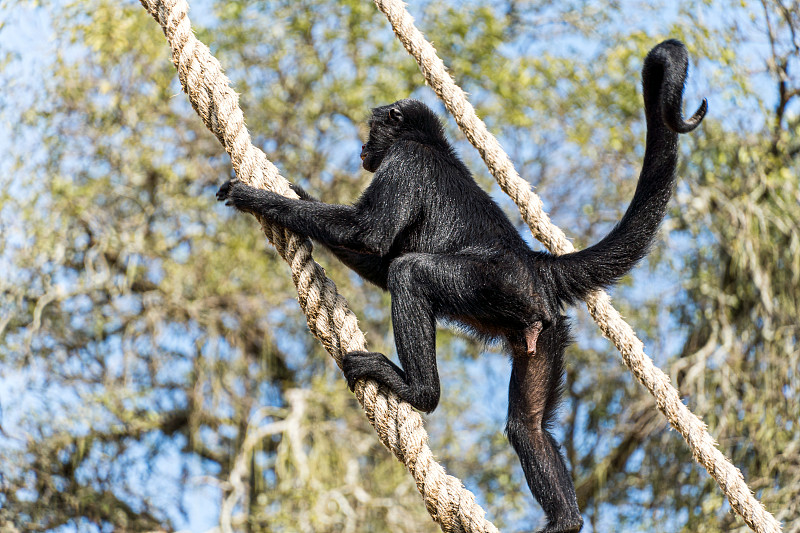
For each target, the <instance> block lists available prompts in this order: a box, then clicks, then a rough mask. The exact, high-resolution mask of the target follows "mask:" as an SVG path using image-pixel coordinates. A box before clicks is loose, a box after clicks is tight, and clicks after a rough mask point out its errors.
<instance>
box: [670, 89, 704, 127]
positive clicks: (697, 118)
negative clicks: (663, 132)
mask: <svg viewBox="0 0 800 533" xmlns="http://www.w3.org/2000/svg"><path fill="white" fill-rule="evenodd" d="M707 111H708V99H707V98H703V102H702V103H701V104H700V107H698V108H697V111H695V112H694V115H692V116H691V117H690V118H688V119H686V120H683V119H682V118H681V117H680V113H678V116H677V117H675V118H673V117H670V118H672V120H670V119H667V120H665V122H666V123H667V127H669V129H671V130H672V131H674V132H675V133H689V132H690V131H692V130H694V129H695V128H697V126H699V125H700V123H701V122H703V118H704V117H705V116H706V112H707Z"/></svg>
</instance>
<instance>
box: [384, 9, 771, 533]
mask: <svg viewBox="0 0 800 533" xmlns="http://www.w3.org/2000/svg"><path fill="white" fill-rule="evenodd" d="M374 2H375V5H377V6H378V9H380V10H381V11H382V12H383V14H384V15H386V17H387V18H388V19H389V22H390V23H391V24H392V28H393V29H394V32H395V34H396V35H397V37H398V39H400V41H401V42H402V43H403V46H405V48H406V50H408V52H409V53H410V54H411V55H412V56H413V57H414V59H416V60H417V63H418V64H419V68H420V70H421V71H422V74H423V75H424V76H425V81H426V82H427V83H428V85H430V86H431V88H432V89H433V90H434V91H435V92H436V94H437V95H438V96H439V98H440V99H441V100H442V101H443V102H444V104H445V106H446V107H447V110H448V111H449V112H450V113H451V114H452V115H453V117H454V118H455V121H456V123H457V124H458V126H459V128H461V131H463V132H464V134H465V135H466V136H467V139H469V142H471V143H472V145H473V146H474V147H475V148H477V150H478V152H480V154H481V157H482V158H483V160H484V162H485V163H486V166H487V167H488V168H489V171H490V172H491V173H492V175H493V176H494V177H495V179H496V180H497V183H498V184H499V185H500V188H501V189H502V190H503V191H504V192H505V193H506V194H508V195H509V196H510V197H511V198H512V199H513V200H514V202H515V203H516V204H517V206H518V207H519V210H520V212H521V213H522V217H523V219H524V220H525V222H526V223H527V224H528V226H530V228H531V231H532V232H533V235H534V236H535V237H536V238H537V239H538V240H539V241H541V242H542V243H543V244H544V245H545V246H546V247H547V249H548V250H550V251H551V252H553V253H556V254H565V253H569V252H572V251H574V250H575V248H574V247H573V246H572V243H571V242H570V241H568V240H567V238H566V236H565V235H564V233H563V232H562V231H561V230H560V229H559V228H557V227H556V226H554V225H553V224H552V223H551V222H550V219H549V217H548V216H547V214H546V213H545V212H544V211H543V209H542V201H541V200H540V199H539V197H538V196H537V195H536V194H535V193H534V192H533V191H531V188H530V184H529V183H528V182H527V181H525V180H523V179H522V178H521V177H520V176H519V174H518V173H517V171H516V169H515V168H514V165H513V164H512V163H511V160H510V159H509V157H508V155H507V154H506V153H505V151H504V150H503V149H502V147H501V146H500V143H499V142H498V141H497V139H495V137H494V136H493V135H492V134H491V133H489V131H488V130H487V129H486V125H485V124H484V123H483V121H482V120H481V119H479V118H478V116H477V115H476V114H475V109H474V108H473V107H472V105H471V104H470V103H469V101H468V100H467V97H466V95H465V94H464V91H462V90H461V88H460V87H459V86H458V85H456V83H455V82H454V81H453V79H452V78H451V77H450V75H449V74H448V73H447V69H446V68H445V66H444V62H443V61H442V60H441V59H440V58H439V57H438V56H437V55H436V50H435V49H434V48H433V45H431V43H430V42H428V41H427V40H426V39H425V37H424V36H423V35H422V33H421V32H420V31H419V30H418V29H417V28H416V27H415V26H414V20H413V18H412V17H411V15H410V14H409V13H408V11H407V10H406V8H405V5H404V4H403V2H402V1H401V0H374ZM586 304H587V307H588V308H589V312H590V313H591V315H592V317H593V318H594V320H595V321H596V322H597V324H598V325H599V326H600V329H601V331H602V332H603V335H604V336H605V337H606V338H608V339H609V340H611V342H613V343H614V345H615V346H616V347H617V348H618V349H619V351H620V353H621V354H622V360H623V361H624V362H625V365H626V366H627V367H628V368H629V369H630V371H631V372H632V373H633V375H634V376H636V379H638V380H639V382H640V383H641V384H642V385H644V386H645V387H646V388H647V390H649V391H650V393H651V394H652V395H653V396H654V397H655V399H656V405H657V406H658V408H659V409H660V410H661V412H662V413H664V415H665V416H666V417H667V420H668V421H669V423H670V424H671V425H672V427H674V428H675V429H677V430H678V432H680V434H681V435H683V438H684V439H685V440H686V442H687V443H688V444H689V447H690V448H691V450H692V455H693V456H694V458H695V460H696V461H698V462H699V463H700V464H702V465H703V466H704V467H705V468H706V470H708V472H709V473H710V474H711V475H712V476H713V477H714V479H715V480H716V481H717V483H718V484H719V486H720V488H722V490H723V492H724V493H725V495H726V496H727V497H728V500H729V501H730V503H731V507H733V509H734V510H735V511H736V512H737V513H738V514H739V515H740V516H741V517H742V518H744V521H745V522H746V523H747V525H748V526H750V528H751V529H753V530H754V531H758V532H759V533H762V532H763V533H776V532H779V531H780V530H781V528H780V524H779V523H778V521H777V520H776V519H775V518H774V517H773V516H772V515H771V514H770V513H769V512H767V510H766V509H765V508H764V506H763V505H762V504H761V502H759V501H758V500H757V499H756V498H755V496H754V495H753V492H752V491H751V490H750V488H749V487H748V486H747V484H746V483H745V481H744V477H743V476H742V473H741V472H740V471H739V469H738V468H736V467H735V466H733V465H732V464H731V463H730V461H728V459H727V458H726V457H725V456H724V455H723V454H722V452H720V451H719V450H718V449H717V447H716V442H715V441H714V439H713V438H712V437H711V435H709V433H708V431H707V430H706V425H705V424H704V423H703V422H702V421H701V420H700V419H699V418H698V417H697V416H695V415H694V414H693V413H692V412H691V411H690V410H689V409H688V408H687V407H686V406H685V405H684V404H683V402H681V398H680V395H679V394H678V391H677V390H675V388H674V387H673V386H672V384H671V383H670V381H669V377H668V376H667V375H666V374H665V373H664V372H662V371H661V369H659V368H658V367H656V366H655V365H654V364H653V361H652V359H650V357H648V356H647V354H645V353H644V344H643V343H642V341H640V340H639V339H638V338H637V337H636V334H635V333H634V331H633V329H632V328H631V327H630V326H629V325H628V324H627V323H626V322H625V320H624V319H623V318H622V316H621V315H620V314H619V312H618V311H617V310H616V309H614V307H613V306H612V305H611V299H610V298H609V296H608V294H606V293H605V292H604V291H598V292H595V293H594V294H592V295H591V296H590V297H589V298H587V299H586Z"/></svg>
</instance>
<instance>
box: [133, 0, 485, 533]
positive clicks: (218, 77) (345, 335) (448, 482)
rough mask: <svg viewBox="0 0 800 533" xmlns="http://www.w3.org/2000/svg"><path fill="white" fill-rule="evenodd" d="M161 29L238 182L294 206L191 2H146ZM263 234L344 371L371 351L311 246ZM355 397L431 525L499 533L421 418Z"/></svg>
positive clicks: (367, 391) (391, 402)
mask: <svg viewBox="0 0 800 533" xmlns="http://www.w3.org/2000/svg"><path fill="white" fill-rule="evenodd" d="M140 1H141V4H142V5H143V6H144V8H145V9H146V10H147V11H148V12H149V13H150V14H151V15H152V16H153V18H155V19H156V21H157V22H158V23H159V24H160V25H161V28H162V30H163V31H164V35H165V36H166V37H167V41H168V42H169V45H170V47H171V49H172V62H173V64H174V65H175V67H176V69H177V70H178V78H179V79H180V82H181V86H182V87H183V90H184V91H185V92H186V94H187V95H188V96H189V101H190V102H191V104H192V107H193V108H194V110H195V111H196V112H197V114H198V115H199V116H200V118H201V119H202V120H203V123H204V124H205V125H206V127H207V128H208V129H209V130H211V131H212V132H213V133H214V135H216V137H217V139H219V141H220V143H221V144H222V145H223V147H224V148H225V150H226V151H227V152H228V155H230V157H231V162H232V164H233V168H234V170H235V171H236V175H237V176H238V178H239V179H240V180H242V181H243V182H245V183H247V184H249V185H252V186H254V187H258V188H262V189H268V190H272V191H275V192H277V193H280V194H283V195H284V196H287V197H290V198H297V195H296V194H295V193H294V192H293V191H292V190H291V189H290V188H289V183H288V182H287V181H286V179H285V178H283V177H282V176H281V175H280V174H279V172H278V169H277V168H276V167H275V165H273V164H272V163H271V162H270V161H269V160H268V159H267V156H266V155H265V154H264V153H263V152H262V151H261V150H259V149H258V148H256V147H255V146H253V144H252V143H251V141H250V134H249V133H248V131H247V128H246V127H245V124H244V115H243V114H242V110H241V109H240V108H239V101H238V97H237V95H236V93H235V92H234V91H233V89H231V87H230V81H229V80H228V78H227V77H226V76H225V74H223V72H222V68H221V67H220V64H219V62H218V61H217V60H216V58H214V57H213V56H212V55H211V52H210V50H209V49H208V47H207V46H205V45H204V44H203V43H201V42H200V41H198V40H197V38H196V37H195V36H194V33H193V32H192V28H191V23H190V21H189V17H188V10H189V6H188V4H187V2H186V0H140ZM259 222H260V223H261V227H262V228H263V230H264V234H265V235H266V236H267V238H268V239H269V241H270V242H271V243H272V244H273V245H274V246H275V248H276V249H277V251H278V253H279V254H280V255H281V257H282V258H283V259H284V260H285V261H286V262H287V263H288V264H289V266H290V267H291V271H292V281H293V282H294V284H295V286H296V287H297V299H298V302H299V303H300V307H301V308H302V310H303V312H304V313H305V314H306V318H307V322H308V327H309V329H310V330H311V332H312V333H313V334H314V336H316V337H317V338H318V339H319V340H320V342H321V343H322V344H323V346H325V349H326V350H327V351H328V352H329V353H330V354H331V356H332V357H333V358H334V360H335V361H336V363H337V364H339V365H340V366H341V361H342V357H343V355H344V354H345V353H348V352H351V351H364V350H366V339H365V337H364V334H363V333H362V332H361V330H360V329H359V327H358V321H357V319H356V317H355V315H354V314H353V313H352V311H350V310H349V309H348V307H347V302H346V300H345V299H344V297H343V296H341V295H340V294H339V293H338V292H337V290H336V285H335V284H334V283H333V281H331V280H330V279H328V278H327V277H326V276H325V272H324V270H323V269H322V267H321V266H320V265H319V264H317V263H316V262H315V261H314V259H313V258H312V256H311V250H312V248H311V242H310V241H309V240H308V239H305V238H303V237H300V236H298V235H295V234H293V233H291V232H288V231H286V230H285V229H283V228H281V227H278V226H275V225H273V224H271V223H270V222H269V221H267V220H265V219H263V218H259ZM356 397H357V398H358V401H359V402H360V403H361V406H362V408H363V409H364V411H365V413H366V414H367V418H368V419H369V421H370V423H371V424H372V425H373V426H374V427H375V429H376V431H377V433H378V435H379V438H380V441H381V442H382V443H383V444H384V446H386V447H387V448H388V449H389V450H391V451H392V453H394V454H395V456H396V457H397V458H398V459H400V461H402V462H403V463H404V464H405V465H406V467H407V468H408V470H409V472H411V474H412V475H413V477H414V481H415V482H416V485H417V489H418V490H419V492H420V494H421V495H422V497H423V500H424V502H425V507H426V508H427V509H428V512H429V513H430V515H431V517H433V519H434V520H435V521H436V522H437V523H438V524H439V525H440V527H441V528H442V530H443V531H445V532H448V533H449V532H453V533H458V532H466V533H496V532H497V531H498V530H497V528H496V527H495V526H494V525H493V524H492V523H491V522H489V521H487V520H486V519H485V514H486V513H485V511H484V510H483V509H482V508H481V507H480V506H479V505H478V504H476V503H475V496H474V495H473V494H472V493H471V492H470V491H468V490H467V489H466V488H464V486H463V484H462V483H461V481H460V480H458V479H457V478H455V477H453V476H450V475H447V474H446V473H445V470H444V468H443V467H442V466H441V465H439V464H438V463H437V462H436V460H435V459H434V457H433V453H432V452H431V450H430V448H429V447H428V434H427V432H426V431H425V428H424V427H423V423H422V418H421V416H420V415H419V414H418V413H417V412H416V411H414V410H413V409H412V408H411V406H410V405H409V404H407V403H405V402H401V401H399V400H398V398H397V396H396V395H394V394H393V393H391V392H389V391H387V390H385V389H383V388H379V387H378V385H377V384H376V383H375V382H374V381H366V382H363V381H362V382H359V384H358V385H357V386H356Z"/></svg>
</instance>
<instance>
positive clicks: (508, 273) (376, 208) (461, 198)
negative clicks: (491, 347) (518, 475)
mask: <svg viewBox="0 0 800 533" xmlns="http://www.w3.org/2000/svg"><path fill="white" fill-rule="evenodd" d="M687 63H688V60H687V54H686V50H685V49H684V47H683V45H682V44H681V43H680V42H678V41H674V40H671V41H666V42H664V43H661V44H660V45H658V46H657V47H656V48H654V49H653V50H652V51H651V52H650V54H648V56H647V58H646V59H645V62H644V68H643V71H642V78H643V86H644V100H645V113H646V116H647V147H646V152H645V157H644V163H643V166H642V172H641V175H640V177H639V183H638V185H637V188H636V193H635V194H634V197H633V200H632V201H631V204H630V206H629V207H628V210H627V211H626V213H625V215H624V216H623V218H622V220H620V222H619V224H617V226H616V227H615V228H614V229H613V230H612V231H611V232H610V233H609V234H608V235H607V236H606V237H605V238H604V239H603V240H601V241H600V242H599V243H597V244H595V245H594V246H592V247H590V248H587V249H585V250H582V251H579V252H575V253H571V254H566V255H563V256H553V255H550V254H547V253H543V252H534V251H532V250H530V249H529V248H528V246H527V245H526V244H525V242H524V241H523V239H522V238H521V236H520V235H519V234H518V233H517V231H516V230H515V228H514V226H513V225H512V224H511V222H510V221H509V220H508V219H507V218H506V216H505V215H504V214H503V212H502V211H501V210H500V208H499V207H498V206H497V204H495V202H494V201H493V200H492V199H491V198H490V197H489V195H488V194H486V192H484V191H483V190H482V189H481V188H480V187H478V185H477V184H476V183H475V181H474V180H473V178H472V176H471V175H470V173H469V171H468V170H467V168H466V167H465V166H464V164H463V163H462V162H461V160H460V159H459V158H458V156H457V155H456V154H455V152H454V151H453V149H452V148H451V146H450V144H449V143H448V141H447V139H446V138H445V136H444V131H443V129H442V126H441V123H440V122H439V120H438V118H437V117H436V116H435V115H434V113H433V112H432V111H431V110H430V109H429V108H428V107H426V106H425V105H424V104H422V103H421V102H418V101H415V100H400V101H399V102H395V103H394V104H391V105H388V106H383V107H378V108H375V109H374V110H373V111H372V117H371V119H370V121H369V125H370V131H369V139H368V140H367V143H366V144H365V145H364V146H363V149H362V153H361V156H362V159H363V166H364V168H365V169H366V170H368V171H371V172H375V176H374V178H373V180H372V182H371V184H370V185H369V187H367V189H366V190H365V191H364V193H363V194H362V195H361V197H360V198H359V199H358V201H357V202H356V203H355V204H354V205H329V204H324V203H322V202H319V201H317V200H315V199H314V198H313V197H311V196H310V195H309V194H307V193H306V192H305V191H303V190H302V189H301V188H299V187H296V186H295V187H293V188H294V190H295V191H296V192H297V193H298V195H299V196H300V198H301V199H300V200H291V199H288V198H285V197H283V196H280V195H278V194H275V193H272V192H268V191H263V190H259V189H254V188H252V187H249V186H247V185H245V184H243V183H241V182H240V181H230V182H228V183H226V184H225V185H223V186H222V187H221V188H220V190H219V192H218V193H217V198H218V199H219V200H220V201H226V202H227V204H228V205H232V206H234V207H236V208H237V209H239V210H242V211H248V212H252V213H256V214H259V215H261V216H264V217H266V218H267V219H269V220H272V221H274V222H276V223H278V224H280V225H282V226H285V227H287V228H289V229H290V230H292V231H294V232H296V233H299V234H302V235H306V236H308V237H310V238H312V239H314V240H315V241H317V242H320V243H321V244H323V245H324V246H326V247H328V248H330V249H331V250H332V251H333V253H334V254H335V255H336V256H337V257H338V258H339V259H341V260H342V261H343V262H344V263H345V264H347V265H348V266H349V267H350V268H352V269H353V270H354V271H355V272H357V273H358V274H359V275H360V276H362V277H363V278H364V279H366V280H368V281H370V282H372V283H374V284H375V285H377V286H378V287H381V288H382V289H385V290H388V291H389V292H390V294H391V296H392V321H393V324H394V331H395V340H396V344H397V355H398V358H399V360H400V366H398V365H396V364H394V363H393V362H391V361H390V360H389V359H388V358H386V356H384V355H383V354H380V353H374V352H358V353H349V354H347V355H346V356H345V358H344V362H343V366H344V374H345V377H346V378H347V383H348V385H349V386H350V388H353V387H354V386H355V383H356V382H357V381H358V380H359V379H374V380H375V381H377V382H379V383H382V384H384V385H386V386H387V387H389V388H390V389H391V390H393V391H394V392H395V393H396V394H397V395H398V396H399V397H400V398H402V399H403V400H405V401H407V402H409V403H410V404H411V405H412V406H414V407H415V408H417V409H420V410H422V411H426V412H429V411H432V410H433V409H434V408H435V407H436V405H437V404H438V402H439V395H440V391H439V376H438V371H437V368H436V345H435V343H436V330H435V326H436V320H437V319H440V318H443V319H449V320H453V321H455V322H457V323H460V324H463V325H465V326H466V327H467V328H469V329H470V330H472V331H474V332H476V333H477V334H479V335H481V336H484V337H486V338H496V339H501V340H503V341H505V342H506V344H507V345H508V347H509V350H510V352H511V356H512V371H511V384H510V391H509V407H508V423H507V426H506V431H507V434H508V437H509V440H510V441H511V444H512V446H513V447H514V449H515V450H516V452H517V454H518V455H519V457H520V461H521V463H522V467H523V471H524V472H525V477H526V479H527V481H528V485H529V486H530V488H531V491H532V492H533V494H534V496H535V497H536V499H537V500H538V501H539V503H540V504H541V505H542V507H543V508H544V510H545V512H546V514H547V525H546V526H545V528H544V529H543V531H547V532H556V531H560V532H564V531H578V530H580V528H581V526H582V524H583V520H582V518H581V514H580V511H579V509H578V505H577V502H576V498H575V490H574V488H573V484H572V480H571V479H570V476H569V473H568V471H567V468H566V466H565V464H564V459H563V457H562V455H561V453H560V451H559V447H558V444H557V443H556V442H555V440H554V439H553V437H552V436H551V434H550V432H549V431H548V428H549V426H550V424H551V422H552V419H553V416H554V413H555V409H556V406H557V404H558V400H559V394H560V388H561V386H562V382H563V353H564V348H565V346H566V345H567V344H568V343H569V328H568V325H567V321H566V319H565V318H564V317H563V315H562V311H563V307H564V306H565V305H567V304H570V303H573V302H575V301H576V300H579V299H582V298H584V297H585V296H586V295H587V294H589V293H590V292H591V291H594V290H597V289H600V288H603V287H607V286H609V285H610V284H612V283H614V282H615V281H616V280H617V279H619V278H620V277H621V276H622V275H624V274H625V273H626V272H628V271H629V270H630V269H631V268H632V267H633V266H634V265H635V264H636V262H637V261H639V260H640V259H641V258H642V257H644V255H645V254H646V253H647V251H648V249H649V248H650V246H651V244H652V242H653V239H654V237H655V234H656V232H657V229H658V226H659V224H660V223H661V220H662V218H663V217H664V212H665V209H666V205H667V201H668V200H669V197H670V195H671V192H672V188H673V185H674V181H675V167H676V163H677V157H678V152H677V140H678V134H677V133H676V132H688V131H691V130H692V129H694V128H695V127H696V126H697V125H698V124H699V123H700V121H701V120H702V118H703V116H704V115H705V112H706V102H705V101H703V104H702V106H701V107H700V109H698V111H697V112H696V113H695V114H694V116H693V117H692V118H691V119H689V120H688V121H684V120H683V119H682V118H681V100H682V95H683V85H684V81H685V77H686V68H687Z"/></svg>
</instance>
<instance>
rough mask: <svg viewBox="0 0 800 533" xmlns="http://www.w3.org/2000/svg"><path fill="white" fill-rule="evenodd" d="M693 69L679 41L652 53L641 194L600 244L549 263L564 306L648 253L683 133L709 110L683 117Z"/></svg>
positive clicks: (646, 71)
mask: <svg viewBox="0 0 800 533" xmlns="http://www.w3.org/2000/svg"><path fill="white" fill-rule="evenodd" d="M688 65H689V59H688V54H687V53H686V48H685V47H684V46H683V44H682V43H681V42H680V41H677V40H674V39H671V40H668V41H664V42H663V43H661V44H659V45H658V46H656V47H655V48H653V49H652V50H651V51H650V53H649V54H647V57H646V58H645V60H644V67H643V68H642V87H643V89H644V109H645V116H646V118H647V144H646V148H645V154H644V162H643V163H642V171H641V174H640V175H639V182H638V184H637V186H636V192H635V193H634V195H633V200H631V203H630V205H629V206H628V209H627V211H626V212H625V215H624V216H623V217H622V219H621V220H620V221H619V223H618V224H617V225H616V226H615V227H614V229H612V230H611V232H610V233H609V234H608V235H606V237H604V238H603V239H602V240H601V241H600V242H598V243H597V244H595V245H593V246H591V247H589V248H586V249H584V250H580V251H578V252H573V253H570V254H565V255H562V256H555V257H550V258H548V261H550V271H551V274H552V276H553V278H554V281H555V282H556V285H557V290H558V292H559V293H560V296H561V297H562V299H563V300H564V302H565V303H572V302H573V301H574V300H578V299H583V298H585V297H586V296H587V295H588V294H589V293H590V292H591V291H594V290H597V289H600V288H604V287H607V286H609V285H611V284H613V283H614V282H615V281H617V280H618V279H619V278H620V277H622V276H623V275H624V274H626V273H627V272H628V271H629V270H630V269H631V268H633V266H634V265H635V264H636V263H637V262H638V261H639V260H640V259H642V258H643V257H644V256H645V255H646V254H647V252H648V251H649V249H650V247H651V245H652V243H653V240H654V239H655V236H656V233H657V231H658V226H659V225H660V224H661V220H662V219H663V218H664V214H665V212H666V208H667V202H668V201H669V198H670V196H671V195H672V189H673V187H674V182H675V169H676V166H677V162H678V133H687V132H690V131H692V130H693V129H695V128H696V127H697V126H698V125H699V124H700V122H701V121H702V120H703V117H704V116H705V114H706V111H707V109H708V102H707V101H706V100H705V99H703V103H702V104H701V105H700V107H699V108H698V110H697V111H696V112H695V113H694V115H692V117H691V118H689V119H688V120H684V119H683V117H682V114H681V103H682V100H683V86H684V83H685V81H686V71H687V68H688Z"/></svg>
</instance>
